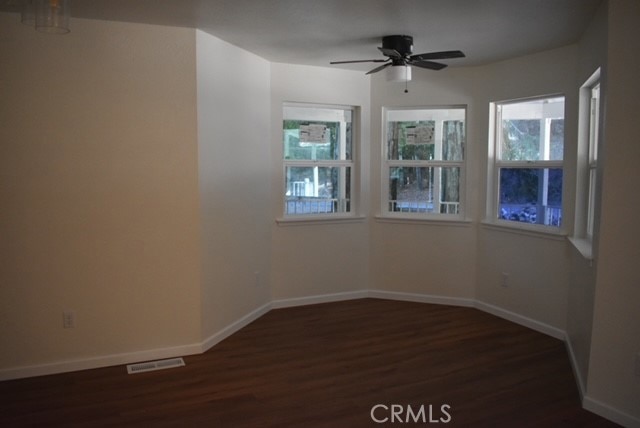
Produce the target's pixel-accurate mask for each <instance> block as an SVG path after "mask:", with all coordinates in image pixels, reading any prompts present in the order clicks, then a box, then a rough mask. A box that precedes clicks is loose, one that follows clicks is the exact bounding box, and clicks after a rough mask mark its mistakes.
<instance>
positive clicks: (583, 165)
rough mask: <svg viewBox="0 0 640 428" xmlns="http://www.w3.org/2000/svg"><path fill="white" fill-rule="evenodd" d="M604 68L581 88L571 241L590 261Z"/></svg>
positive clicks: (596, 189) (596, 192)
mask: <svg viewBox="0 0 640 428" xmlns="http://www.w3.org/2000/svg"><path fill="white" fill-rule="evenodd" d="M600 91H601V89H600V69H598V70H596V72H595V73H593V75H591V77H589V79H587V81H586V82H585V83H584V84H583V85H582V86H581V87H580V104H579V120H578V164H577V168H576V171H577V177H576V211H575V222H574V233H573V236H572V237H571V238H570V240H571V242H572V243H573V244H574V245H575V247H576V248H577V249H578V250H579V251H580V252H581V253H582V255H583V256H585V257H586V258H587V259H592V258H593V239H594V234H595V230H594V229H595V217H596V204H597V200H598V198H599V196H598V185H597V174H598V172H597V170H598V145H599V134H600V130H599V128H600V126H599V124H600V102H601V100H600V98H601V97H600Z"/></svg>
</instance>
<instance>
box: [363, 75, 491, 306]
mask: <svg viewBox="0 0 640 428" xmlns="http://www.w3.org/2000/svg"><path fill="white" fill-rule="evenodd" d="M373 76H374V77H373V79H372V98H371V128H372V150H371V153H372V156H371V163H370V168H371V189H372V190H371V195H372V197H371V211H372V213H374V214H375V215H377V216H379V215H380V214H381V213H382V207H381V194H382V190H381V189H385V192H386V191H387V190H386V189H387V188H388V183H382V181H381V180H382V179H381V167H382V159H381V156H382V144H383V143H382V140H381V139H382V129H383V128H382V127H383V123H382V120H383V112H382V111H383V107H396V106H402V107H406V106H448V105H466V106H467V107H468V111H467V146H466V151H465V155H466V157H467V182H468V183H477V168H476V165H475V164H474V163H473V162H472V159H474V158H476V157H477V156H478V153H479V152H481V151H482V150H483V148H482V147H483V142H484V141H483V138H482V136H481V135H479V134H478V133H477V132H476V129H477V128H476V127H475V126H474V122H473V121H474V117H473V109H474V107H475V106H474V101H473V94H472V88H473V74H472V73H470V72H469V71H467V70H466V69H447V70H443V71H438V72H434V71H429V70H421V69H416V70H414V71H413V80H412V81H411V82H410V83H409V84H408V90H409V92H408V93H405V92H404V89H405V85H404V84H403V83H390V82H387V81H386V79H385V73H384V72H381V73H377V74H374V75H373ZM463 191H464V190H463ZM476 201H477V199H476V197H475V192H474V193H471V194H470V193H467V194H466V202H467V203H466V206H467V208H468V211H467V213H466V215H467V218H468V219H473V218H474V216H475V214H476ZM371 233H372V236H371V288H372V289H375V290H385V291H392V292H401V293H414V294H424V295H431V296H442V297H452V298H462V299H469V298H473V296H474V287H475V265H476V264H475V261H476V260H475V247H476V228H475V225H473V224H472V223H470V222H469V223H455V224H449V225H445V224H436V223H434V222H430V223H418V224H417V223H415V222H405V223H401V222H387V221H381V220H380V219H374V220H373V221H372V225H371Z"/></svg>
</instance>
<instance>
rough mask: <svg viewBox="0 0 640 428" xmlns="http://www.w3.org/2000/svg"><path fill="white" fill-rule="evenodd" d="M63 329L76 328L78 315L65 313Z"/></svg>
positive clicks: (71, 312) (63, 315) (63, 314)
mask: <svg viewBox="0 0 640 428" xmlns="http://www.w3.org/2000/svg"><path fill="white" fill-rule="evenodd" d="M62 327H63V328H75V327H76V313H75V312H74V311H64V312H63V313H62Z"/></svg>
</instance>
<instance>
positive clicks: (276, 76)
mask: <svg viewBox="0 0 640 428" xmlns="http://www.w3.org/2000/svg"><path fill="white" fill-rule="evenodd" d="M369 100H370V88H369V79H368V78H367V77H365V76H364V73H360V72H355V71H344V70H336V69H330V68H322V67H308V66H298V65H288V64H272V65H271V123H272V124H273V128H272V132H271V148H272V150H271V171H272V192H271V200H272V205H271V217H272V219H276V218H282V217H283V208H284V171H283V166H282V126H281V124H282V105H283V103H284V102H302V103H319V104H332V105H347V106H356V107H358V108H359V111H360V120H359V127H358V128H359V129H358V130H357V131H358V132H357V133H358V134H359V136H360V138H359V140H360V146H359V147H358V148H357V150H355V157H356V159H357V162H359V163H361V165H362V168H359V169H358V170H357V171H356V173H355V174H354V175H355V183H356V187H359V188H360V192H359V197H358V199H357V200H356V201H355V203H356V207H357V208H356V213H357V214H358V215H359V216H362V215H367V214H368V197H369V188H368V183H369V177H368V168H367V165H368V162H369V153H370V134H369V130H370V125H369V103H370V102H369ZM271 263H272V264H271V268H272V271H271V272H272V273H271V290H272V293H273V298H274V299H275V300H280V299H289V298H296V297H304V296H314V295H323V294H333V293H341V292H348V291H355V290H362V289H366V288H367V287H368V284H369V282H368V280H369V229H368V223H367V219H363V220H360V221H356V222H354V223H348V224H344V223H342V224H326V223H324V224H314V225H306V224H303V225H300V224H295V225H293V224H290V223H279V224H278V223H275V222H274V223H273V226H272V242H271Z"/></svg>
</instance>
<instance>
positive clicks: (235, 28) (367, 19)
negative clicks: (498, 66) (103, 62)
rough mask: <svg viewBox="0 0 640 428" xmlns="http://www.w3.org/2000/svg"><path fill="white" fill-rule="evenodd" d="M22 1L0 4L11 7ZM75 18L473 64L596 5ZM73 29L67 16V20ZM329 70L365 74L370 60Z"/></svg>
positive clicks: (237, 40) (278, 49) (125, 1)
mask: <svg viewBox="0 0 640 428" xmlns="http://www.w3.org/2000/svg"><path fill="white" fill-rule="evenodd" d="M20 1H21V0H0V10H2V11H13V12H15V11H18V10H19V3H20ZM70 1H71V15H72V17H77V18H88V19H101V20H109V21H124V22H135V23H146V24H158V25H170V26H178V27H193V28H199V29H201V30H203V31H206V32H208V33H210V34H213V35H214V36H217V37H219V38H220V39H223V40H225V41H227V42H229V43H231V44H233V45H236V46H238V47H241V48H243V49H245V50H248V51H250V52H253V53H255V54H257V55H259V56H261V57H263V58H265V59H267V60H269V61H272V62H284V63H293V64H306V65H316V66H329V61H332V60H336V61H337V60H349V59H373V58H383V57H382V55H381V53H380V52H379V51H378V50H377V49H376V47H377V46H381V41H380V39H381V37H382V36H384V35H393V34H407V35H411V36H413V38H414V53H423V52H431V51H441V50H455V49H459V50H462V51H463V52H464V53H465V54H466V55H467V58H464V59H452V60H447V61H443V62H446V63H448V64H450V65H451V66H460V65H478V64H484V63H488V62H493V61H497V60H502V59H506V58H510V57H515V56H520V55H525V54H529V53H533V52H537V51H542V50H547V49H552V48H556V47H560V46H564V45H567V44H570V43H573V42H575V41H577V40H578V39H579V37H580V36H581V34H582V32H583V31H584V29H585V28H586V26H587V25H588V23H589V21H590V19H591V17H592V16H593V14H594V12H595V9H596V8H597V7H598V5H599V4H600V2H601V0H70ZM71 31H73V20H72V22H71ZM332 67H342V68H351V69H355V70H367V69H370V68H372V66H371V64H355V65H340V66H332Z"/></svg>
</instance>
